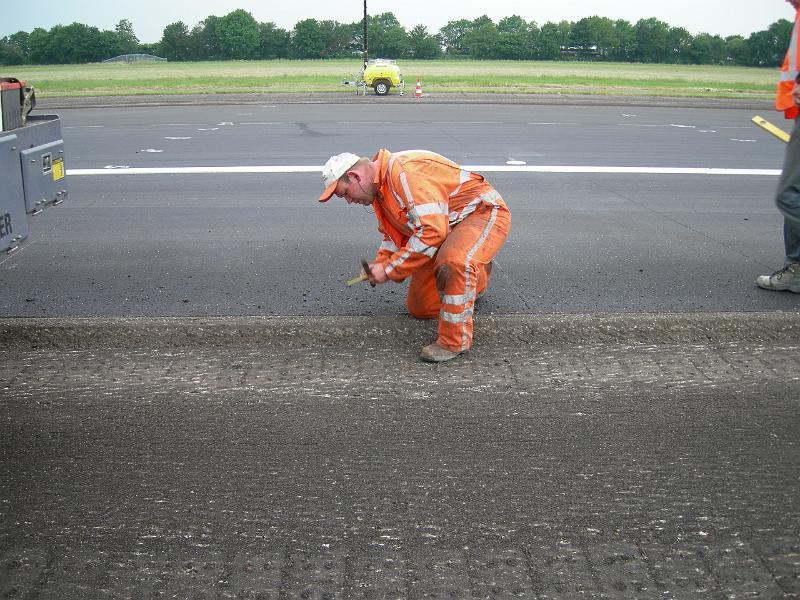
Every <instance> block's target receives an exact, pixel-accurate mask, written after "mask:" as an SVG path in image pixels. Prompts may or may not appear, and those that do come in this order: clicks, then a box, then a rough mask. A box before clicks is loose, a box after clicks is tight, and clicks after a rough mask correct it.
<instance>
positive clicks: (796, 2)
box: [786, 0, 800, 10]
mask: <svg viewBox="0 0 800 600" xmlns="http://www.w3.org/2000/svg"><path fill="white" fill-rule="evenodd" d="M786 2H788V3H789V4H791V5H792V7H793V8H794V9H795V10H798V9H800V0H786Z"/></svg>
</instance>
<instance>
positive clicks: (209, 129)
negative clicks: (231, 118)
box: [197, 127, 219, 131]
mask: <svg viewBox="0 0 800 600" xmlns="http://www.w3.org/2000/svg"><path fill="white" fill-rule="evenodd" d="M217 129H219V127H210V128H208V129H198V130H197V131H216V130H217Z"/></svg>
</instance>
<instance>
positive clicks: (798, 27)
mask: <svg viewBox="0 0 800 600" xmlns="http://www.w3.org/2000/svg"><path fill="white" fill-rule="evenodd" d="M798 37H800V10H798V11H797V13H796V14H795V17H794V28H793V29H792V37H791V38H790V40H789V49H788V50H787V51H786V56H784V58H783V65H782V66H781V79H780V81H779V82H778V93H777V94H776V95H775V108H776V109H777V110H782V111H783V113H784V115H785V116H786V118H787V119H795V118H797V115H798V114H800V111H799V110H798V108H797V105H796V104H795V103H794V97H793V95H792V93H793V92H794V87H795V85H796V81H797V76H798V68H800V67H799V65H800V40H798Z"/></svg>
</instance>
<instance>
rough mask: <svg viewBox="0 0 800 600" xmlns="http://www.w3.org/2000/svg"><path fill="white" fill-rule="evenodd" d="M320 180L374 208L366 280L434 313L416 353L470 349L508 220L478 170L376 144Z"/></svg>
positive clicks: (344, 157)
mask: <svg viewBox="0 0 800 600" xmlns="http://www.w3.org/2000/svg"><path fill="white" fill-rule="evenodd" d="M798 2H800V0H798ZM322 181H323V185H324V186H325V191H324V192H323V193H322V195H321V196H320V197H319V200H320V202H325V201H327V200H328V199H329V198H330V197H331V196H333V195H336V196H339V197H340V198H344V199H345V200H346V201H347V203H348V204H360V205H363V206H370V205H371V206H372V207H373V209H374V211H375V217H376V218H377V220H378V230H379V231H380V232H381V233H382V234H383V243H382V244H381V246H380V248H379V249H378V253H377V256H376V257H375V259H374V260H373V261H372V262H371V263H370V264H369V272H368V273H367V276H368V277H369V281H370V283H372V284H373V285H377V284H381V283H386V282H387V281H395V282H401V281H403V280H405V279H406V278H407V277H411V282H410V284H409V286H408V297H407V298H406V306H407V307H408V310H409V312H410V313H411V314H412V315H413V316H415V317H417V318H419V319H432V318H434V317H438V319H439V330H438V332H439V335H438V337H437V339H436V341H435V342H434V343H432V344H430V345H428V346H425V347H424V348H423V349H422V352H421V353H420V356H421V358H422V359H423V360H425V361H428V362H442V361H446V360H451V359H453V358H455V357H456V356H458V355H459V354H461V353H462V352H466V351H467V350H469V348H470V346H471V345H472V311H473V305H474V304H475V298H476V297H477V296H481V295H483V293H484V292H485V290H486V287H487V285H488V283H489V275H490V273H491V267H492V259H493V258H494V256H495V255H496V254H497V252H498V251H499V250H500V248H501V247H502V245H503V242H505V239H506V236H507V235H508V230H509V227H510V225H511V215H510V213H509V211H508V208H507V207H506V204H505V202H503V199H502V198H501V197H500V194H498V193H497V192H496V191H495V190H494V188H493V187H492V186H491V185H489V183H488V182H487V181H486V180H485V179H484V178H483V176H481V175H479V174H478V173H472V172H470V171H465V170H464V169H462V168H461V167H459V166H458V165H457V164H455V163H454V162H453V161H451V160H449V159H447V158H445V157H444V156H440V155H439V154H436V153H434V152H429V151H427V150H408V151H405V152H394V153H393V152H389V151H388V150H383V149H382V150H379V151H378V153H377V154H376V155H375V156H374V157H373V158H372V160H370V159H368V158H365V157H358V156H356V155H355V154H351V153H349V152H345V153H343V154H337V155H336V156H332V157H331V158H330V159H329V160H328V162H327V163H325V166H324V167H323V169H322Z"/></svg>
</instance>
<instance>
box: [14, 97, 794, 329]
mask: <svg viewBox="0 0 800 600" xmlns="http://www.w3.org/2000/svg"><path fill="white" fill-rule="evenodd" d="M61 114H62V117H63V125H64V139H65V143H66V147H67V151H68V161H67V162H68V172H69V173H70V174H69V175H68V183H69V190H70V197H69V201H68V202H65V203H64V204H63V205H61V206H59V207H55V208H53V209H51V210H47V211H45V213H44V214H42V215H40V216H38V217H36V218H34V219H33V221H32V233H31V236H30V241H29V242H28V244H27V246H26V247H24V248H23V249H21V250H20V251H19V252H17V253H16V254H14V255H12V256H10V257H4V258H0V283H1V284H2V288H3V302H2V305H0V315H2V316H6V317H9V316H65V315H83V316H90V315H107V316H161V315H176V316H178V315H198V316H199V315H335V314H340V315H344V314H376V313H378V314H402V313H403V312H404V305H403V297H404V287H403V286H397V285H394V284H392V285H387V286H381V287H378V288H377V289H374V290H373V289H371V288H369V286H360V287H357V288H354V289H347V288H346V286H345V285H344V282H345V281H346V280H347V279H349V278H350V277H352V276H354V275H355V274H357V273H358V271H359V268H360V267H359V259H360V257H361V256H366V257H367V258H371V257H372V256H374V252H375V249H376V247H377V245H378V242H379V238H378V234H377V232H376V230H375V224H374V217H373V216H372V215H371V214H369V213H368V211H366V210H364V209H362V208H360V207H350V206H347V205H346V204H345V203H344V202H343V201H341V200H338V201H337V200H334V201H333V202H331V203H328V204H327V205H321V204H318V203H317V202H316V201H315V198H316V196H317V195H318V193H319V188H320V183H319V173H318V169H319V168H320V167H321V165H322V164H323V163H324V161H325V160H326V159H327V157H328V156H330V155H331V154H333V153H337V152H340V151H344V150H348V151H353V152H357V153H360V154H365V155H369V156H371V155H372V153H373V152H374V151H375V150H376V149H377V148H379V147H388V148H390V149H406V148H429V149H432V150H436V151H438V152H441V153H443V154H445V155H447V156H450V157H451V158H453V159H455V160H456V161H460V162H462V163H464V164H469V165H475V166H485V167H487V170H486V171H485V174H486V176H487V177H488V178H489V179H490V181H492V182H493V183H494V184H495V186H496V187H497V189H498V190H500V192H501V193H502V195H503V197H504V198H505V199H506V201H507V203H508V204H509V206H510V208H511V211H512V215H513V225H512V233H511V235H510V237H509V240H508V243H507V244H506V247H505V249H504V250H503V252H502V253H501V254H500V256H499V257H498V260H497V267H498V268H497V269H496V270H495V271H494V281H493V285H492V291H491V294H490V296H489V298H488V299H487V303H486V310H489V311H492V312H499V313H530V312H559V313H569V312H594V311H601V312H639V311H652V312H663V311H676V312H687V311H688V312H692V311H719V310H723V311H731V310H733V311H738V310H746V311H753V310H796V309H797V307H798V296H796V295H792V294H774V293H770V292H764V291H761V290H758V289H756V288H755V287H754V285H753V281H754V280H755V278H756V276H758V275H760V274H764V273H770V272H772V271H773V270H775V269H777V268H778V267H780V266H781V262H782V238H781V231H782V230H781V226H782V225H781V218H780V216H779V215H778V213H777V211H776V209H775V207H774V205H773V201H772V196H773V193H774V188H775V185H776V181H777V177H776V175H775V173H776V172H777V170H779V169H780V166H781V160H782V152H783V144H782V143H781V142H780V141H778V140H777V139H776V138H774V137H772V136H770V135H769V134H768V133H766V132H764V131H763V130H761V129H759V128H757V127H756V126H754V125H753V124H752V123H750V118H751V117H752V116H753V115H752V111H745V110H703V109H688V108H682V109H669V108H658V107H635V108H631V107H594V106H524V105H511V106H506V105H478V106H472V105H466V106H457V107H449V106H447V105H439V104H431V105H426V104H424V102H423V101H419V102H417V103H412V104H410V105H406V104H403V105H386V106H383V105H380V104H374V103H373V104H368V105H358V104H355V105H331V106H325V105H264V106H260V105H257V106H240V107H237V106H212V107H209V106H188V107H186V106H182V107H179V108H165V107H147V108H122V109H110V108H109V109H71V110H63V111H61ZM767 116H770V117H771V118H773V120H774V117H772V116H771V115H767ZM779 124H781V125H782V123H779ZM509 163H511V164H509ZM518 163H524V164H523V165H521V166H520V165H518ZM576 166H578V167H580V166H582V167H596V168H595V169H593V170H592V172H588V173H564V172H513V171H511V172H498V171H497V169H498V168H530V167H548V168H556V170H558V168H560V167H561V168H563V167H576ZM189 167H201V168H204V169H205V170H206V171H208V170H212V169H214V168H219V167H222V168H232V167H243V168H244V170H247V169H248V168H249V169H250V170H251V171H252V170H254V169H256V168H258V167H262V168H264V167H270V168H274V169H275V170H277V171H278V172H266V173H265V172H245V173H231V172H222V173H214V172H201V173H196V172H187V171H186V169H187V168H189ZM615 167H644V168H647V169H649V171H652V170H654V169H663V168H683V169H710V168H714V169H723V170H725V169H727V170H730V169H738V170H745V171H746V172H747V174H744V175H737V174H731V173H730V171H725V174H721V175H719V174H716V175H712V174H707V173H703V172H701V173H697V174H685V173H683V174H661V173H653V172H644V173H633V174H631V173H627V174H620V173H618V172H605V171H606V170H607V169H608V168H615ZM139 168H155V169H171V170H172V171H170V172H168V173H156V174H147V173H136V169H139ZM292 168H295V169H300V171H299V172H281V171H286V170H291V169H292ZM562 170H563V169H562ZM121 171H127V174H116V173H118V172H121ZM98 172H99V173H100V174H98ZM763 172H766V173H767V174H763ZM109 173H114V174H109ZM134 173H136V174H134Z"/></svg>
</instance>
